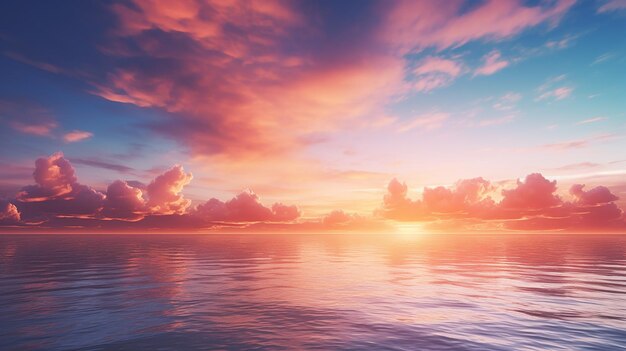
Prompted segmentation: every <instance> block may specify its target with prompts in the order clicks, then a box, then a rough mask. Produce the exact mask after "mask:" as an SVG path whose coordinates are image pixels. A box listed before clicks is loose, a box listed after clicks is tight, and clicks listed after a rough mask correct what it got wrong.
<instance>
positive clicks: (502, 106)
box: [492, 92, 522, 111]
mask: <svg viewBox="0 0 626 351" xmlns="http://www.w3.org/2000/svg"><path fill="white" fill-rule="evenodd" d="M521 99H522V94H519V93H515V92H508V93H506V94H504V95H502V96H501V97H500V98H499V99H498V100H497V101H496V102H495V103H494V104H493V106H492V107H493V108H494V109H496V110H499V111H510V110H514V109H515V108H516V107H517V103H518V102H519V101H520V100H521Z"/></svg>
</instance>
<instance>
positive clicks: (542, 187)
mask: <svg viewBox="0 0 626 351" xmlns="http://www.w3.org/2000/svg"><path fill="white" fill-rule="evenodd" d="M497 189H498V187H496V186H494V185H493V184H492V183H490V182H489V181H487V180H485V179H483V178H474V179H467V180H460V181H459V182H457V183H456V184H454V185H453V186H452V187H436V188H425V189H424V191H423V193H422V197H421V198H420V199H417V200H412V199H410V198H408V197H407V193H408V188H407V186H406V184H404V183H400V182H399V181H398V180H396V179H393V180H392V181H391V182H390V183H389V185H388V187H387V193H386V194H385V196H384V198H383V206H382V209H381V210H380V212H379V213H380V214H381V215H382V216H383V217H385V218H389V219H395V220H399V221H423V222H429V223H437V225H436V226H437V227H438V228H439V229H448V230H451V229H455V228H456V229H459V228H461V229H463V230H469V228H476V227H479V228H481V229H482V230H499V229H502V228H508V229H510V230H561V231H564V230H568V231H614V230H620V229H621V230H623V229H624V228H626V223H625V222H624V218H623V213H622V211H621V209H619V208H618V207H617V205H616V204H615V201H617V200H618V197H617V196H616V195H614V194H613V193H611V191H610V190H609V189H608V188H606V187H602V186H599V187H595V188H593V189H590V190H588V191H585V190H584V185H574V186H572V188H571V189H570V195H571V196H572V199H571V200H569V201H566V200H564V199H562V198H561V197H560V196H558V195H557V194H556V193H557V184H556V181H550V180H548V179H546V178H545V177H543V176H542V175H541V174H539V173H533V174H530V175H528V176H526V178H525V179H524V180H518V181H517V184H516V186H515V187H513V188H506V189H499V190H500V198H501V200H500V201H499V202H497V201H495V200H494V197H496V196H495V195H496V194H497V193H496V190H497Z"/></svg>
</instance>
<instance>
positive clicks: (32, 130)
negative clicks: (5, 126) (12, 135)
mask: <svg viewBox="0 0 626 351" xmlns="http://www.w3.org/2000/svg"><path fill="white" fill-rule="evenodd" d="M10 124H11V127H12V128H13V129H15V130H17V131H18V132H21V133H25V134H32V135H38V136H50V135H51V134H52V131H53V130H54V129H55V128H56V127H57V124H56V122H53V121H49V122H41V123H36V124H27V123H24V122H21V121H12V122H11V123H10Z"/></svg>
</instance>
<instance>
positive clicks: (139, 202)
mask: <svg viewBox="0 0 626 351" xmlns="http://www.w3.org/2000/svg"><path fill="white" fill-rule="evenodd" d="M145 212H146V201H145V200H144V198H143V192H142V191H141V189H139V188H136V187H133V186H131V185H129V184H128V183H127V182H125V181H123V180H116V181H115V182H113V183H111V184H110V185H109V187H108V188H107V193H106V199H105V200H104V207H103V209H102V214H103V215H104V216H106V217H108V218H121V219H131V220H136V219H141V218H143V215H144V214H145Z"/></svg>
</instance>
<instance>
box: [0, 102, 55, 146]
mask: <svg viewBox="0 0 626 351" xmlns="http://www.w3.org/2000/svg"><path fill="white" fill-rule="evenodd" d="M0 118H1V119H2V120H6V123H7V124H8V125H9V127H11V128H12V129H14V130H16V131H18V132H20V133H24V134H30V135H36V136H48V137H49V136H52V135H53V132H54V130H55V129H56V128H57V127H58V123H57V121H56V120H55V119H54V117H53V116H52V114H51V113H50V111H48V110H46V109H45V108H43V107H41V106H39V105H38V104H36V103H33V102H31V101H19V100H18V101H7V100H0Z"/></svg>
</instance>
